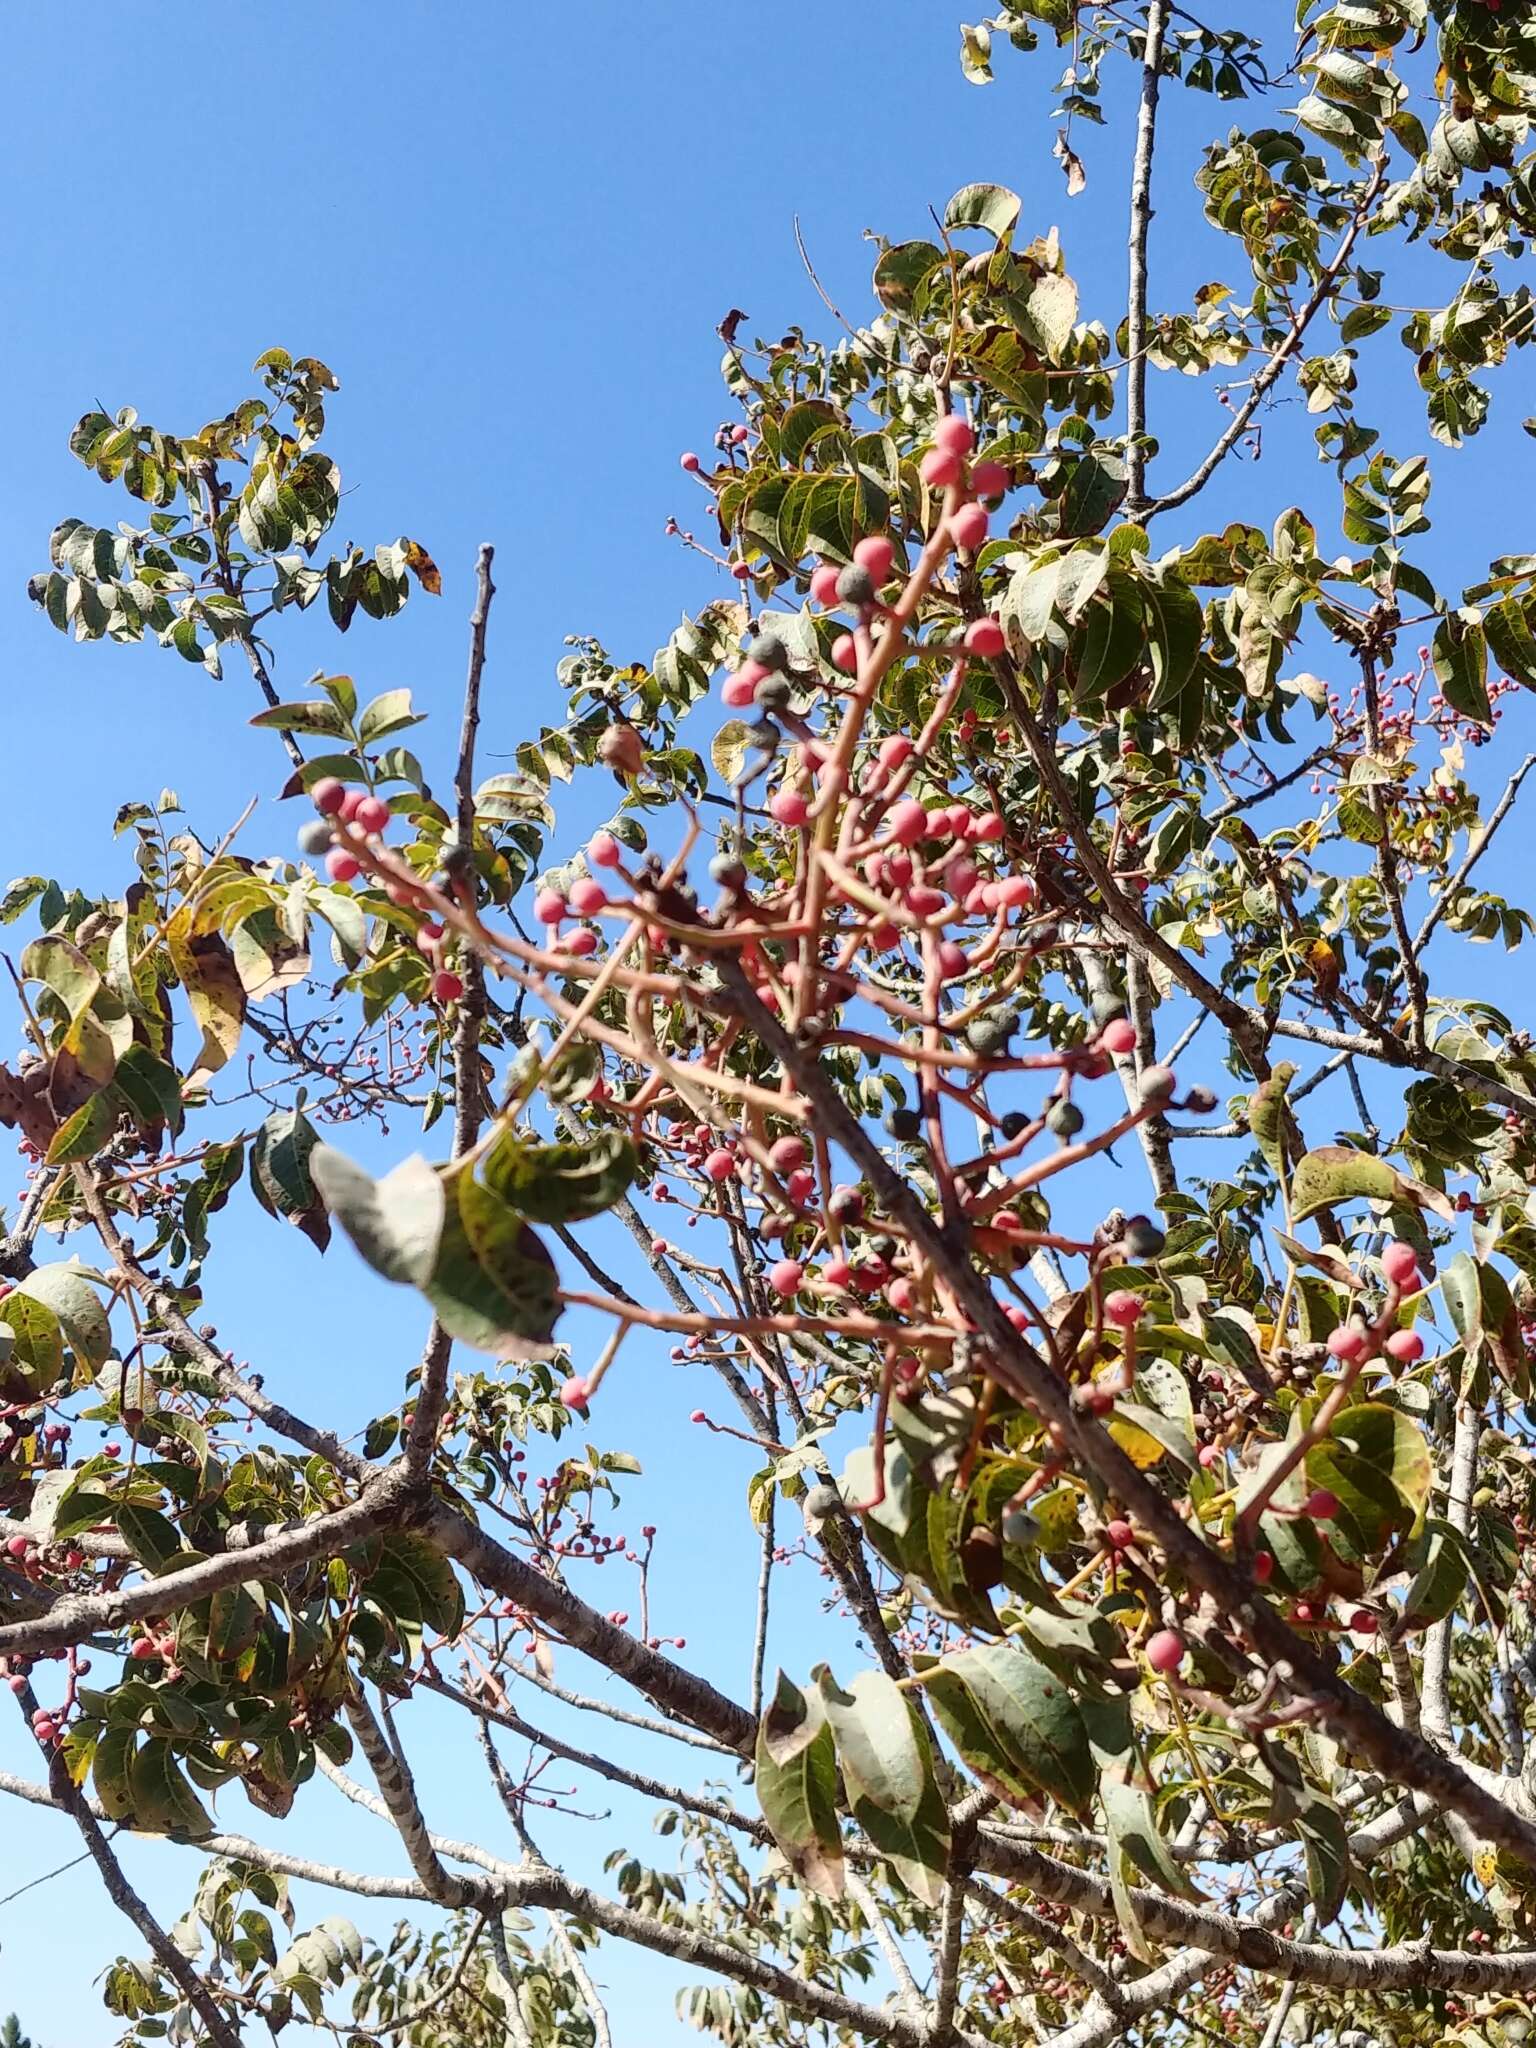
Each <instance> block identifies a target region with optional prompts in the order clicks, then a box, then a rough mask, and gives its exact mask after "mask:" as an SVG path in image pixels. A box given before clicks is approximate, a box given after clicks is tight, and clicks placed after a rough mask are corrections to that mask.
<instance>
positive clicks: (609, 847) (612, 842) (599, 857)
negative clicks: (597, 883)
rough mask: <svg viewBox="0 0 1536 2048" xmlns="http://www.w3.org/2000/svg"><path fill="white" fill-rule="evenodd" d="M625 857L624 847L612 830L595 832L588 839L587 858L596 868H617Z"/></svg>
mask: <svg viewBox="0 0 1536 2048" xmlns="http://www.w3.org/2000/svg"><path fill="white" fill-rule="evenodd" d="M623 857H624V854H623V849H622V848H621V847H620V845H619V842H618V841H617V839H615V838H614V836H613V834H612V833H611V832H594V833H593V835H592V837H591V838H590V839H589V840H588V841H587V859H588V860H589V861H591V863H592V865H593V867H595V868H616V867H617V866H618V864H619V862H620V861H621V860H622V859H623Z"/></svg>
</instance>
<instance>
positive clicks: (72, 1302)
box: [0, 1259, 112, 1372]
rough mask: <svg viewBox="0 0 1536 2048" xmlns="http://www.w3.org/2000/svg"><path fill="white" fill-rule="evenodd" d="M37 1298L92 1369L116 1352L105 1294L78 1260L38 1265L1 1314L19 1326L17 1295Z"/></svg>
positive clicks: (42, 1307) (31, 1298) (37, 1301)
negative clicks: (103, 1296) (113, 1349)
mask: <svg viewBox="0 0 1536 2048" xmlns="http://www.w3.org/2000/svg"><path fill="white" fill-rule="evenodd" d="M18 1296H19V1297H21V1298H22V1299H23V1300H26V1301H31V1302H35V1303H37V1304H38V1306H39V1307H40V1308H41V1309H42V1310H43V1311H44V1313H45V1314H46V1315H47V1316H48V1317H49V1318H50V1320H51V1321H52V1322H53V1323H54V1325H55V1327H56V1329H57V1331H58V1332H59V1334H60V1335H62V1337H63V1340H64V1342H65V1343H66V1344H67V1345H68V1346H69V1348H70V1350H71V1351H72V1352H73V1353H74V1355H75V1357H76V1358H77V1359H78V1360H79V1361H80V1363H81V1364H82V1365H86V1366H89V1367H90V1369H91V1370H92V1372H94V1371H96V1370H97V1368H98V1367H100V1366H101V1365H103V1364H104V1363H105V1362H106V1360H107V1359H108V1358H110V1357H111V1355H112V1326H111V1324H110V1322H109V1321H108V1319H107V1312H106V1310H105V1309H104V1308H103V1307H102V1305H101V1296H100V1294H99V1293H98V1292H97V1290H96V1287H95V1285H94V1284H93V1283H92V1281H91V1280H90V1279H88V1278H87V1277H86V1271H85V1269H84V1268H83V1267H81V1266H80V1265H79V1264H78V1263H77V1262H76V1261H75V1260H73V1259H68V1260H62V1261H59V1262H57V1263H54V1264H50V1265H46V1266H34V1267H33V1269H32V1271H31V1272H30V1273H28V1274H27V1276H26V1278H25V1279H24V1280H20V1281H18V1282H17V1284H16V1287H15V1289H14V1290H13V1292H12V1293H11V1294H10V1295H9V1296H7V1298H6V1300H5V1301H4V1303H3V1304H0V1316H3V1317H4V1318H5V1320H6V1321H7V1322H9V1323H10V1324H11V1326H12V1328H15V1326H16V1316H17V1314H18V1313H19V1311H20V1306H21V1303H20V1302H19V1301H18V1299H17V1297H18Z"/></svg>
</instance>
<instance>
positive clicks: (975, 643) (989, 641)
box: [965, 618, 1005, 659]
mask: <svg viewBox="0 0 1536 2048" xmlns="http://www.w3.org/2000/svg"><path fill="white" fill-rule="evenodd" d="M1004 645H1005V642H1004V639H1003V628H1002V624H1001V622H1000V621H999V620H997V619H990V618H989V619H972V621H971V623H970V624H969V625H968V626H967V627H966V629H965V646H966V652H967V653H969V654H979V655H981V656H982V657H983V658H984V659H990V658H991V656H993V655H994V654H1001V653H1002V651H1003V647H1004Z"/></svg>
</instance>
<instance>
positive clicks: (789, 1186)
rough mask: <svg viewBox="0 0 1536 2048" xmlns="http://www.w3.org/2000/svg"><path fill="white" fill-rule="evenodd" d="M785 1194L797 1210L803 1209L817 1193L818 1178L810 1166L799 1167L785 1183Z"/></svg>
mask: <svg viewBox="0 0 1536 2048" xmlns="http://www.w3.org/2000/svg"><path fill="white" fill-rule="evenodd" d="M784 1192H785V1193H786V1194H787V1195H788V1196H789V1199H790V1200H791V1201H792V1202H793V1203H794V1205H795V1207H796V1208H797V1209H803V1208H804V1207H805V1206H806V1204H807V1203H808V1202H809V1201H810V1199H811V1197H812V1195H814V1194H815V1192H816V1176H815V1174H814V1173H812V1172H811V1169H810V1168H809V1167H808V1166H797V1167H796V1168H795V1170H794V1172H793V1173H792V1174H790V1176H789V1177H788V1179H787V1180H786V1181H785V1183H784Z"/></svg>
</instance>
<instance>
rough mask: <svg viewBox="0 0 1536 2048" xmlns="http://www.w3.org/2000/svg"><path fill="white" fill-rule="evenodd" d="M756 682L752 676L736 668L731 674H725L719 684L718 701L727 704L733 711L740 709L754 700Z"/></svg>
mask: <svg viewBox="0 0 1536 2048" xmlns="http://www.w3.org/2000/svg"><path fill="white" fill-rule="evenodd" d="M756 696H757V684H756V683H755V682H754V681H753V679H752V677H751V676H749V675H746V674H745V673H744V672H743V671H742V670H740V669H738V670H737V671H736V673H735V675H733V676H727V677H726V679H725V681H724V682H723V683H722V684H721V686H720V701H721V703H722V704H728V705H729V706H730V708H731V709H732V710H733V711H741V710H743V709H745V707H746V706H747V705H748V704H751V703H753V702H754V701H755V699H756Z"/></svg>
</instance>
